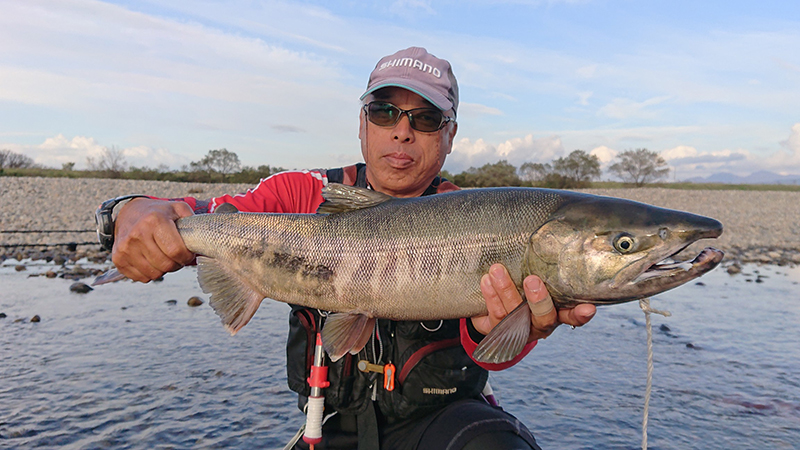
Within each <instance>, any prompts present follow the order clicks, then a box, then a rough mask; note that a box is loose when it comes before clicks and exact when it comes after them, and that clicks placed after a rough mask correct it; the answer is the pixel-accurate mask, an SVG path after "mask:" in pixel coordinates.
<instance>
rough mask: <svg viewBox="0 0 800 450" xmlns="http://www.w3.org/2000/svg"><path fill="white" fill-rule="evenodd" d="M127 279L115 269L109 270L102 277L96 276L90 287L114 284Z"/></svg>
mask: <svg viewBox="0 0 800 450" xmlns="http://www.w3.org/2000/svg"><path fill="white" fill-rule="evenodd" d="M127 279H128V277H126V276H125V275H123V274H122V273H121V272H120V271H118V270H117V269H111V270H109V271H107V272H106V273H104V274H102V275H98V277H97V278H95V279H94V281H93V282H92V286H100V285H101V284H107V283H114V282H116V281H120V280H127Z"/></svg>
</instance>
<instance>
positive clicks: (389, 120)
mask: <svg viewBox="0 0 800 450" xmlns="http://www.w3.org/2000/svg"><path fill="white" fill-rule="evenodd" d="M364 112H365V113H366V114H367V118H368V119H369V121H370V122H372V123H374V124H375V125H378V126H379V127H392V126H394V125H395V124H396V123H397V122H398V121H399V120H400V117H402V116H403V114H405V115H406V116H408V123H409V124H410V125H411V128H413V129H415V130H417V131H422V132H423V133H432V132H434V131H439V130H441V129H442V128H443V127H444V126H445V124H447V122H452V121H453V120H455V119H453V118H452V117H447V116H445V115H444V113H443V112H442V111H440V110H439V109H437V108H414V109H409V110H404V109H400V108H398V107H397V106H394V105H393V104H391V103H387V102H370V103H367V104H366V105H364Z"/></svg>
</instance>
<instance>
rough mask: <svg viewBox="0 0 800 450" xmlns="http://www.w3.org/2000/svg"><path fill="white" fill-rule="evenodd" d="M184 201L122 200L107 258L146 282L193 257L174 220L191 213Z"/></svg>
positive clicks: (172, 270) (119, 268)
mask: <svg viewBox="0 0 800 450" xmlns="http://www.w3.org/2000/svg"><path fill="white" fill-rule="evenodd" d="M193 214H194V212H193V211H192V208H191V207H189V205H187V204H186V203H184V202H172V201H164V200H153V199H149V198H136V199H133V200H131V201H130V202H128V203H127V204H125V206H123V207H122V209H121V210H120V212H119V215H118V216H117V219H116V222H115V226H114V229H115V231H114V236H115V238H114V250H113V251H112V254H111V259H112V261H113V262H114V265H115V266H116V267H117V270H119V271H120V273H122V274H123V275H125V276H126V277H128V278H130V279H131V280H134V281H141V282H143V283H146V282H148V281H151V280H155V279H157V278H159V277H161V276H162V275H164V274H165V273H167V272H174V271H176V270H178V269H180V268H181V267H183V266H185V265H186V264H189V263H191V262H192V261H193V260H194V257H195V255H194V253H192V252H190V251H189V249H187V248H186V245H184V243H183V239H181V235H180V234H179V233H178V228H177V227H176V226H175V221H176V220H178V219H180V218H181V217H187V216H191V215H193Z"/></svg>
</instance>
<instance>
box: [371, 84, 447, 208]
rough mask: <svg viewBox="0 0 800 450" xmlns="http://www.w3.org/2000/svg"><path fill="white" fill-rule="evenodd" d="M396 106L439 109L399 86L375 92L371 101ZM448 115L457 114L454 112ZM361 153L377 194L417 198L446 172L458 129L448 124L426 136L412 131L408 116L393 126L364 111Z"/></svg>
mask: <svg viewBox="0 0 800 450" xmlns="http://www.w3.org/2000/svg"><path fill="white" fill-rule="evenodd" d="M373 100H380V101H384V102H389V103H392V104H393V105H395V106H397V107H398V108H400V109H403V110H409V109H414V108H435V106H433V105H431V103H429V102H428V101H426V100H425V99H423V98H422V97H420V96H419V95H417V94H415V93H413V92H411V91H408V90H405V89H402V88H397V87H387V88H383V89H379V90H378V91H375V92H374V93H373V94H372V95H371V96H370V98H368V101H373ZM446 115H448V116H451V117H452V115H453V112H452V111H449V112H447V113H446ZM360 119H361V125H360V127H359V133H358V137H359V139H361V153H362V155H363V156H364V162H366V163H367V181H369V183H370V184H371V185H372V188H373V189H375V190H376V191H379V192H383V193H385V194H389V195H392V196H395V197H416V196H418V195H421V194H422V193H423V192H425V189H427V187H428V186H429V185H430V184H431V181H433V179H434V178H435V177H436V175H437V174H438V173H439V171H440V170H441V169H442V165H443V164H444V160H445V157H446V156H447V154H449V153H450V150H451V149H452V146H453V138H454V137H455V135H456V129H457V128H458V126H457V125H456V123H455V122H448V123H447V124H446V125H445V126H444V128H442V129H441V130H439V131H434V132H432V133H424V132H421V131H417V130H415V129H413V128H411V124H410V123H409V121H408V116H407V115H405V114H403V115H401V117H400V120H399V121H398V122H397V123H396V124H395V125H394V126H390V127H381V126H378V125H375V124H374V123H372V122H369V120H368V119H367V118H366V117H365V115H364V110H363V109H362V110H361V116H360Z"/></svg>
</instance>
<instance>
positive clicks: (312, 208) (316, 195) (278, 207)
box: [170, 170, 328, 213]
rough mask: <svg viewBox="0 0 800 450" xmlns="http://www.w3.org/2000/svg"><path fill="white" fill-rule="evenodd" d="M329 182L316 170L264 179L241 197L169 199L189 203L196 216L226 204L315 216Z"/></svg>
mask: <svg viewBox="0 0 800 450" xmlns="http://www.w3.org/2000/svg"><path fill="white" fill-rule="evenodd" d="M327 181H328V179H327V177H326V176H325V175H324V174H323V173H321V172H319V171H315V170H313V171H310V170H302V171H290V172H281V173H278V174H275V175H272V176H271V177H269V178H264V179H263V180H261V182H259V183H258V185H257V186H256V187H254V188H252V189H248V190H247V191H246V192H243V193H241V194H236V195H223V196H221V197H214V198H211V199H209V200H198V199H196V198H193V197H183V198H173V199H170V200H180V201H184V202H186V203H187V204H189V206H190V207H191V208H192V210H193V211H194V212H195V213H212V212H214V210H215V209H216V208H217V207H218V206H219V205H221V204H223V203H230V204H232V205H233V206H235V207H236V209H238V210H239V211H242V212H270V213H314V212H316V211H317V207H319V205H320V204H321V203H322V201H323V198H322V187H323V186H324V185H325V184H326V183H327Z"/></svg>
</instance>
